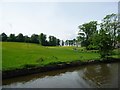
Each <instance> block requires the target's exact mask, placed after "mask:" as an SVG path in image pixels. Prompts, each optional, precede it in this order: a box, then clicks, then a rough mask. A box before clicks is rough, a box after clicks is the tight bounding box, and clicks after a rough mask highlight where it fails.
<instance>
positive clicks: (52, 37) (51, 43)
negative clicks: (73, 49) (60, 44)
mask: <svg viewBox="0 0 120 90" xmlns="http://www.w3.org/2000/svg"><path fill="white" fill-rule="evenodd" d="M56 41H57V38H56V37H54V36H49V45H50V46H56V45H57V44H56Z"/></svg>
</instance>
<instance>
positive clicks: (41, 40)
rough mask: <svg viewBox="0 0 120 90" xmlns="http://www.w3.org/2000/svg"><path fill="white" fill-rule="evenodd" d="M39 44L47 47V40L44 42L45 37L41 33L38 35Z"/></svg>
mask: <svg viewBox="0 0 120 90" xmlns="http://www.w3.org/2000/svg"><path fill="white" fill-rule="evenodd" d="M39 43H40V44H41V45H43V46H46V45H47V40H46V35H45V34H43V33H41V34H40V35H39Z"/></svg>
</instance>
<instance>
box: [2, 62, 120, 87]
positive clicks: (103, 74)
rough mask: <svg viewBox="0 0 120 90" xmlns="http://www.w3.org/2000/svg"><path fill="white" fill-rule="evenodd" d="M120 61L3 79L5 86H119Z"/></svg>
mask: <svg viewBox="0 0 120 90" xmlns="http://www.w3.org/2000/svg"><path fill="white" fill-rule="evenodd" d="M118 65H120V63H106V64H91V65H85V66H79V67H74V68H67V69H62V70H56V71H50V72H45V73H38V74H33V75H27V76H22V77H17V78H11V79H6V80H3V88H94V87H95V88H96V87H103V88H105V87H106V88H117V87H118Z"/></svg>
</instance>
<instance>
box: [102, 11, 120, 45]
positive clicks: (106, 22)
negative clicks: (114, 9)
mask: <svg viewBox="0 0 120 90" xmlns="http://www.w3.org/2000/svg"><path fill="white" fill-rule="evenodd" d="M101 27H102V28H103V29H104V30H105V31H106V32H107V33H110V35H111V37H112V40H113V46H114V47H115V44H116V42H117V40H116V37H117V35H118V34H117V32H118V31H117V30H118V27H119V22H118V15H117V14H114V13H112V14H109V15H106V16H105V17H104V19H103V22H102V23H101Z"/></svg>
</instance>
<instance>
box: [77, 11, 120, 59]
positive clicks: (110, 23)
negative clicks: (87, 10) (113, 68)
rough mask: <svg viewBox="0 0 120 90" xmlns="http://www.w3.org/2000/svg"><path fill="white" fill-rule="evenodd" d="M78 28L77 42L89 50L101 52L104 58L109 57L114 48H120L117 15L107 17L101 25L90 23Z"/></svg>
mask: <svg viewBox="0 0 120 90" xmlns="http://www.w3.org/2000/svg"><path fill="white" fill-rule="evenodd" d="M98 27H99V28H98ZM78 28H79V33H78V37H77V40H78V41H79V42H80V43H81V45H82V46H85V47H86V49H87V50H99V51H100V54H101V57H103V58H104V57H106V56H109V55H110V54H111V51H112V50H113V49H114V48H118V47H120V22H119V21H118V15H117V14H114V13H113V14H110V15H106V16H105V17H104V18H103V20H102V22H101V23H100V24H98V22H97V21H90V22H88V23H84V24H82V25H79V26H78ZM118 44H119V45H118Z"/></svg>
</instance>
